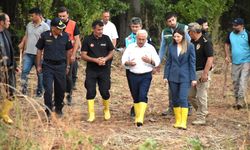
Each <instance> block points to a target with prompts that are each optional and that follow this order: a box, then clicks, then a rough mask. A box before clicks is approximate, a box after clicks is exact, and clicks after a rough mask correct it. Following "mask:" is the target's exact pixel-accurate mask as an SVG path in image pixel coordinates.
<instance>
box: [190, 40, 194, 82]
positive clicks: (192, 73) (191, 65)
mask: <svg viewBox="0 0 250 150" xmlns="http://www.w3.org/2000/svg"><path fill="white" fill-rule="evenodd" d="M189 48H190V56H189V64H190V79H191V81H195V80H196V56H195V48H194V45H193V44H190V46H189Z"/></svg>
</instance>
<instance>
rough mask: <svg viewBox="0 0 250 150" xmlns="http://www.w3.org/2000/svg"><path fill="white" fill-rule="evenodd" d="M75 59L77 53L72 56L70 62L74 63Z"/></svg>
mask: <svg viewBox="0 0 250 150" xmlns="http://www.w3.org/2000/svg"><path fill="white" fill-rule="evenodd" d="M75 60H76V57H75V55H71V57H70V62H71V63H73V62H74V61H75Z"/></svg>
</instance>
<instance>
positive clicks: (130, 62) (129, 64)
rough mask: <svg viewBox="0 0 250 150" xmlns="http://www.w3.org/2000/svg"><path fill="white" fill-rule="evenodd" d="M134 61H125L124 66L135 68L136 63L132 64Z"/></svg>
mask: <svg viewBox="0 0 250 150" xmlns="http://www.w3.org/2000/svg"><path fill="white" fill-rule="evenodd" d="M134 60H135V59H131V60H130V61H127V62H126V64H127V65H128V66H135V65H136V63H135V62H134Z"/></svg>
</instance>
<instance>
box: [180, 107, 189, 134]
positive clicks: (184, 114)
mask: <svg viewBox="0 0 250 150" xmlns="http://www.w3.org/2000/svg"><path fill="white" fill-rule="evenodd" d="M187 117H188V108H181V124H180V128H181V129H184V130H186V129H187Z"/></svg>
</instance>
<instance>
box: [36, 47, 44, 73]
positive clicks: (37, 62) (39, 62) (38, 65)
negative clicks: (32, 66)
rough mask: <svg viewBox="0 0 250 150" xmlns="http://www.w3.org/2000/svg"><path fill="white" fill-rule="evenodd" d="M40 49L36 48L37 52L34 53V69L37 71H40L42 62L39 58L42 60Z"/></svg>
mask: <svg viewBox="0 0 250 150" xmlns="http://www.w3.org/2000/svg"><path fill="white" fill-rule="evenodd" d="M42 51H43V50H42V49H38V50H37V54H36V66H37V68H36V70H37V72H38V73H41V72H42V64H41V60H42Z"/></svg>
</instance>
